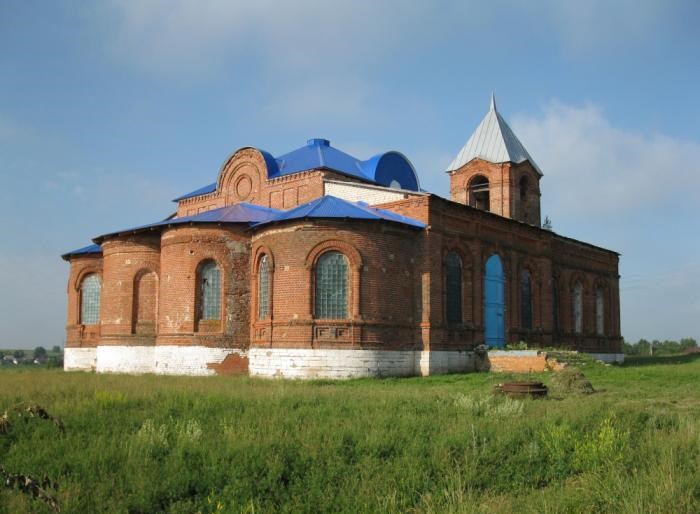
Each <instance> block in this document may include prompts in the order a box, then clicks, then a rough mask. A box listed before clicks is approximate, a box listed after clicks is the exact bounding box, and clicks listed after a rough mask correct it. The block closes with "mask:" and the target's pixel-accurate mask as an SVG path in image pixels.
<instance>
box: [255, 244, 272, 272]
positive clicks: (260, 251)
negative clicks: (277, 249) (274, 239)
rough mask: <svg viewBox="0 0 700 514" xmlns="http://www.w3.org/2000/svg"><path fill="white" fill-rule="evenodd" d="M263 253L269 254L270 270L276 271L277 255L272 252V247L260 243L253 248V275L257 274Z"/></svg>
mask: <svg viewBox="0 0 700 514" xmlns="http://www.w3.org/2000/svg"><path fill="white" fill-rule="evenodd" d="M263 255H267V259H268V266H269V269H270V271H274V269H275V255H274V254H273V253H272V250H270V248H269V247H268V246H267V245H260V246H258V247H256V248H255V249H254V250H253V259H252V261H251V267H252V269H251V273H252V274H253V275H255V274H256V273H257V272H258V266H259V264H260V259H262V257H263Z"/></svg>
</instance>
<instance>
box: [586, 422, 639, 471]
mask: <svg viewBox="0 0 700 514" xmlns="http://www.w3.org/2000/svg"><path fill="white" fill-rule="evenodd" d="M628 441H629V432H627V431H624V430H620V429H619V428H618V427H617V426H616V424H615V420H614V418H613V417H612V416H608V417H606V418H605V419H603V421H602V422H601V423H600V425H599V426H598V429H597V430H596V431H595V432H594V433H593V434H591V435H589V436H588V437H585V438H583V439H581V440H578V441H576V444H575V445H574V456H573V463H574V467H575V468H576V469H577V470H580V471H595V470H596V469H598V468H599V467H601V466H608V465H612V464H617V463H619V462H621V461H622V459H623V458H624V455H625V452H626V451H627V446H628Z"/></svg>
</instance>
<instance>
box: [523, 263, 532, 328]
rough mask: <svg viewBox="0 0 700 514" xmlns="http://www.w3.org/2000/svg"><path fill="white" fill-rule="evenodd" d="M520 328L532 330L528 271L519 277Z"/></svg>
mask: <svg viewBox="0 0 700 514" xmlns="http://www.w3.org/2000/svg"><path fill="white" fill-rule="evenodd" d="M520 326H521V328H524V329H526V330H530V329H532V281H531V279H530V272H529V271H528V270H523V273H522V275H521V276H520Z"/></svg>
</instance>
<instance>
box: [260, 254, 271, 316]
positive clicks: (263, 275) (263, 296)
mask: <svg viewBox="0 0 700 514" xmlns="http://www.w3.org/2000/svg"><path fill="white" fill-rule="evenodd" d="M269 314H270V259H269V258H268V257H267V255H263V256H262V257H261V258H260V263H259V264H258V319H265V318H267V317H268V316H269Z"/></svg>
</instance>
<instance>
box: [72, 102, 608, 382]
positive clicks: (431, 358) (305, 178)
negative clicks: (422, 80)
mask: <svg viewBox="0 0 700 514" xmlns="http://www.w3.org/2000/svg"><path fill="white" fill-rule="evenodd" d="M447 172H448V176H449V180H450V199H445V198H441V197H439V196H436V195H434V194H431V193H429V192H426V191H424V190H423V189H421V187H420V183H419V179H418V176H417V174H416V172H415V170H414V168H413V166H412V164H411V163H410V161H409V160H408V159H407V158H406V157H405V156H404V155H403V154H401V153H399V152H395V151H389V152H385V153H382V154H379V155H375V156H373V157H371V158H369V159H367V160H361V159H358V158H355V157H353V156H351V155H348V154H346V153H344V152H342V151H341V150H338V149H336V148H335V147H333V146H331V144H330V142H329V141H327V140H325V139H311V140H309V141H308V143H307V144H306V145H305V146H303V147H301V148H298V149H296V150H293V151H292V152H289V153H287V154H285V155H281V156H279V157H273V156H272V155H270V154H269V153H267V152H265V151H264V150H261V149H258V148H250V147H246V148H240V149H239V150H236V151H235V152H234V153H233V154H232V155H231V156H230V157H229V158H228V159H227V160H226V162H225V163H224V164H223V166H222V167H221V170H219V173H218V176H217V177H216V182H214V183H212V184H209V185H207V186H204V187H202V188H200V189H197V190H196V191H193V192H191V193H188V194H186V195H183V196H181V197H179V198H177V199H176V200H175V201H176V202H177V212H176V213H175V214H173V215H171V216H170V217H168V218H167V219H165V220H163V221H158V222H156V223H151V224H148V225H143V226H140V227H135V228H130V229H126V230H122V231H119V232H113V233H109V234H103V235H100V236H98V237H95V238H94V239H93V241H94V243H95V244H93V245H90V246H87V247H85V248H81V249H79V250H75V251H72V252H69V253H67V254H65V255H63V258H64V259H65V260H66V261H68V262H69V263H70V276H69V279H68V322H67V326H66V332H67V336H66V349H65V368H66V369H67V370H76V369H95V370H97V371H99V372H133V373H143V372H149V373H164V374H213V373H227V372H229V373H230V372H238V373H249V374H250V375H256V376H279V377H292V378H297V377H298V378H305V377H331V378H343V377H357V376H389V375H396V376H399V375H429V374H435V373H447V372H456V371H468V370H471V369H474V366H475V358H474V352H473V350H474V348H475V347H476V346H478V345H481V344H487V345H488V346H489V347H490V348H495V349H498V348H501V347H503V346H504V345H505V344H508V343H514V342H519V341H525V342H527V343H528V344H529V345H531V346H556V347H566V348H573V349H577V350H580V351H584V352H588V353H591V354H595V355H596V356H598V357H599V358H602V359H606V360H618V359H619V358H620V357H621V356H620V344H621V338H620V302H619V275H618V254H617V253H615V252H613V251H610V250H606V249H604V248H600V247H597V246H594V245H591V244H588V243H585V242H582V241H577V240H575V239H570V238H567V237H564V236H561V235H559V234H556V233H554V232H553V231H551V230H547V227H545V228H543V227H542V226H541V219H540V218H541V214H540V179H541V178H542V171H541V170H540V169H539V167H538V166H537V164H536V163H535V161H534V160H533V159H532V157H531V156H530V155H529V154H528V152H527V151H526V150H525V148H524V147H523V145H522V143H521V142H520V141H519V140H518V138H517V137H516V136H515V134H514V133H513V131H512V130H511V128H510V127H509V126H508V124H507V123H506V122H505V120H504V119H503V117H502V116H501V114H500V113H499V112H498V111H497V109H496V105H495V101H494V100H493V99H492V100H491V105H490V108H489V111H488V112H487V114H486V116H485V117H484V119H483V120H482V121H481V123H480V124H479V126H478V127H477V128H476V130H475V132H474V133H473V134H472V136H471V137H470V138H469V139H468V141H467V143H466V144H465V145H464V147H463V148H462V149H461V150H460V151H459V153H458V154H457V156H456V158H455V159H454V160H453V161H452V163H451V164H450V166H449V168H448V170H447ZM572 186H573V185H572Z"/></svg>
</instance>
